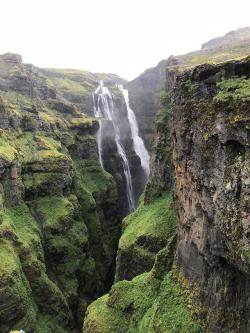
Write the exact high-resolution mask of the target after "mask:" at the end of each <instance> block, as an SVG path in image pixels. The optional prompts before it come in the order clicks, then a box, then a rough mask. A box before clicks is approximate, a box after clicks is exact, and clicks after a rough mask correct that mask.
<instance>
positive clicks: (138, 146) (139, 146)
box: [118, 85, 149, 177]
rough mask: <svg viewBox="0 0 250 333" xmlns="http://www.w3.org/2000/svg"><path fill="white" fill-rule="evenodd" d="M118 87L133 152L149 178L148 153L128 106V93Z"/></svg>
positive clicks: (132, 112) (133, 115)
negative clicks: (125, 107)
mask: <svg viewBox="0 0 250 333" xmlns="http://www.w3.org/2000/svg"><path fill="white" fill-rule="evenodd" d="M118 87H119V89H120V90H121V92H122V93H123V96H124V100H125V103H126V106H127V111H128V120H129V124H130V128H131V133H132V139H133V146H134V150H135V152H136V154H137V155H138V156H139V157H140V159H141V165H142V168H143V169H144V171H145V173H146V175H147V177H148V176H149V153H148V151H147V149H146V147H145V145H144V142H143V140H142V138H141V137H140V136H139V129H138V124H137V121H136V117H135V114H134V111H133V110H132V109H131V108H130V105H129V96H128V91H127V89H124V88H123V86H121V85H119V86H118Z"/></svg>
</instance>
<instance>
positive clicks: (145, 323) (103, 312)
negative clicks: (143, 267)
mask: <svg viewBox="0 0 250 333" xmlns="http://www.w3.org/2000/svg"><path fill="white" fill-rule="evenodd" d="M151 278H152V277H151V273H144V274H142V275H139V276H137V277H136V278H134V279H133V280H132V281H121V282H118V283H117V284H115V285H114V286H113V287H112V289H111V291H110V293H109V295H105V296H103V297H101V298H99V299H98V300H97V301H95V302H94V303H93V304H91V305H90V306H89V308H88V311H87V316H86V319H85V324H84V329H85V331H86V333H90V332H91V333H106V332H107V333H112V332H114V333H117V332H128V333H156V332H164V333H165V332H166V333H173V332H176V333H179V332H183V333H187V332H192V333H201V332H203V330H202V328H201V326H200V325H199V324H198V323H197V322H196V321H195V320H194V319H193V318H192V315H191V313H190V310H189V308H188V304H187V302H186V300H185V293H184V291H183V290H182V288H181V287H180V285H179V283H178V282H177V278H176V276H175V273H174V272H172V271H171V272H169V273H167V274H166V275H165V277H164V279H163V281H162V282H161V284H160V288H159V289H155V288H154V286H153V285H152V283H151Z"/></svg>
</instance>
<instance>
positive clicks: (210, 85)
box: [173, 59, 250, 332]
mask: <svg viewBox="0 0 250 333" xmlns="http://www.w3.org/2000/svg"><path fill="white" fill-rule="evenodd" d="M249 78H250V61H249V59H248V60H245V61H242V62H229V63H226V64H223V65H218V66H209V65H204V66H200V67H197V68H196V69H194V70H193V71H192V72H187V73H185V74H183V75H181V76H180V77H179V78H178V79H177V83H176V86H175V91H174V96H173V145H174V164H175V170H176V195H177V201H176V202H177V211H178V243H177V251H178V263H179V266H180V269H181V271H182V272H183V274H184V276H185V277H186V278H187V279H188V281H189V282H190V283H192V284H193V287H194V288H197V290H199V293H200V294H199V295H200V296H199V300H200V303H201V304H202V306H203V307H204V311H205V313H206V319H207V323H208V329H209V332H218V331H220V332H229V331H231V332H248V331H249V329H250V324H249V320H248V298H249V287H248V286H249V268H250V266H249V257H248V253H249V240H248V236H249V231H248V230H249V229H248V228H249V222H250V221H249V194H250V192H249V191H250V188H249V177H250V173H249V162H250V155H249V153H250V152H249V142H250V133H249V120H250V118H249V117H250V104H249V99H250V80H249ZM203 316H204V313H203ZM211 319H212V320H211Z"/></svg>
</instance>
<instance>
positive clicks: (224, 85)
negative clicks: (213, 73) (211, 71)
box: [214, 77, 250, 106]
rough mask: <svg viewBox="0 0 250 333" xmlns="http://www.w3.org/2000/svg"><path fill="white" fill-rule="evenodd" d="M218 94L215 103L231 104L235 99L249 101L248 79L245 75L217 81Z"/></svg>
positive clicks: (249, 82) (249, 87)
mask: <svg viewBox="0 0 250 333" xmlns="http://www.w3.org/2000/svg"><path fill="white" fill-rule="evenodd" d="M217 87H218V89H219V92H218V94H217V95H216V96H215V97H214V102H215V103H227V104H228V105H231V106H233V105H234V103H235V102H237V101H243V102H245V101H250V79H246V78H245V77H241V78H237V77H235V78H232V79H228V80H223V81H221V82H218V83H217Z"/></svg>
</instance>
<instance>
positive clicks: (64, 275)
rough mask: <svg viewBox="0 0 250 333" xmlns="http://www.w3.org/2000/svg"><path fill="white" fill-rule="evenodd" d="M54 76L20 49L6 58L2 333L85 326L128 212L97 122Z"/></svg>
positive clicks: (1, 147)
mask: <svg viewBox="0 0 250 333" xmlns="http://www.w3.org/2000/svg"><path fill="white" fill-rule="evenodd" d="M51 80H52V82H53V84H55V82H54V81H53V80H54V78H52V79H48V78H47V76H46V75H45V74H44V71H42V70H40V69H38V68H36V67H34V66H31V65H24V64H23V63H22V61H21V57H20V56H18V55H13V54H6V55H3V56H1V57H0V127H1V131H0V165H1V167H0V168H1V175H0V183H1V185H0V193H1V195H0V197H1V213H0V257H1V269H0V331H1V332H3V333H5V332H9V330H10V329H12V328H16V329H21V328H23V329H25V332H44V333H45V332H48V333H49V332H55V333H56V332H60V333H61V332H78V331H79V330H80V328H81V326H82V318H83V314H84V312H85V309H86V307H87V305H88V303H89V302H90V301H91V300H93V299H95V298H96V297H97V296H99V295H101V294H103V293H104V292H105V291H107V290H108V289H109V286H110V285H111V284H112V281H113V276H114V261H115V254H116V248H117V241H118V237H119V219H120V214H119V205H118V195H117V188H116V184H115V182H114V180H113V178H112V176H111V175H110V174H108V173H107V172H105V171H104V170H103V169H102V168H101V166H100V164H99V160H98V154H97V147H96V138H95V133H96V131H97V129H98V123H97V122H96V120H95V119H94V118H92V117H90V116H87V115H86V114H83V113H82V112H81V111H82V110H81V109H80V108H79V106H78V105H77V103H76V104H72V103H71V102H70V101H69V100H66V99H65V97H63V96H62V95H65V94H66V93H64V90H62V89H61V87H60V89H59V90H57V89H56V87H55V86H54V85H53V84H51ZM64 80H65V78H64ZM62 81H63V80H62ZM66 81H67V79H66ZM84 83H85V85H88V86H89V83H88V82H86V81H84ZM92 84H93V82H92ZM70 87H71V85H70ZM64 89H65V88H64ZM62 93H63V94H62Z"/></svg>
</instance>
